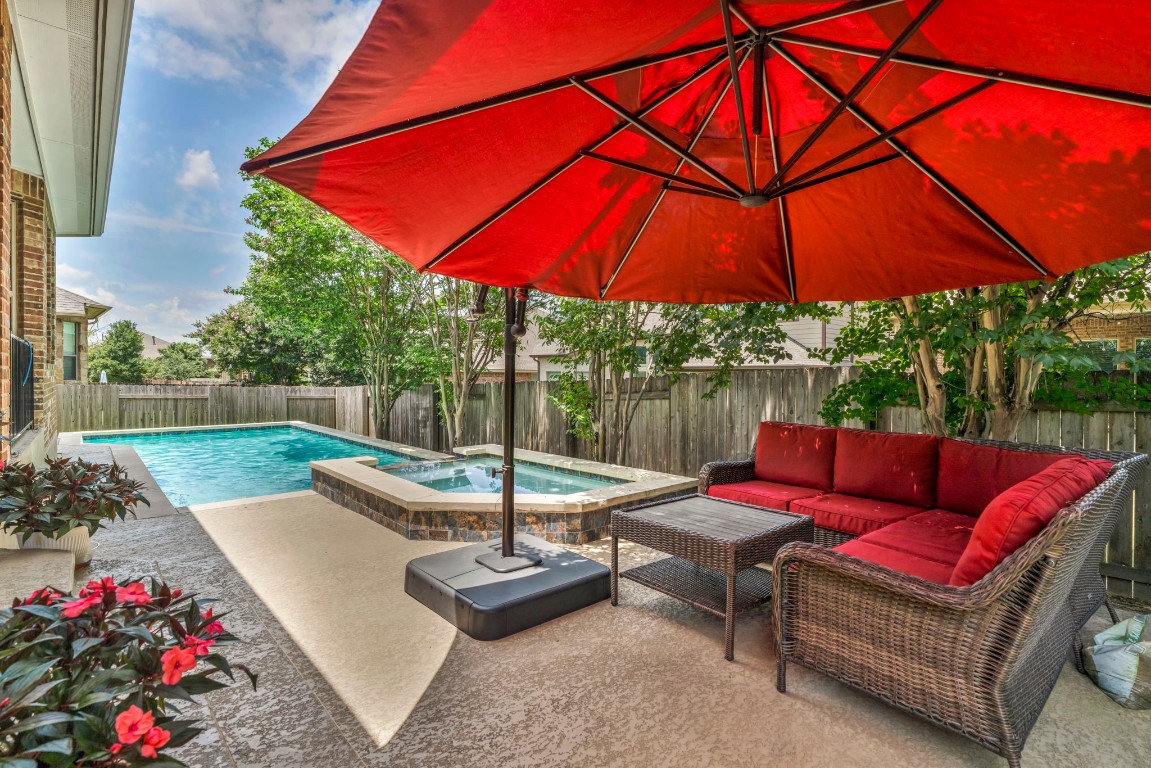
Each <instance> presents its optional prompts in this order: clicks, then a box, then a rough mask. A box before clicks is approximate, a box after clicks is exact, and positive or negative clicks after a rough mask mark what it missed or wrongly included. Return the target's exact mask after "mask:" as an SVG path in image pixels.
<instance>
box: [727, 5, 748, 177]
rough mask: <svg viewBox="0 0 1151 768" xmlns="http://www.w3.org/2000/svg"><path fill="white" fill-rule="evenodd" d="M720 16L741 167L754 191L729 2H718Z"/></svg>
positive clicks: (745, 115)
mask: <svg viewBox="0 0 1151 768" xmlns="http://www.w3.org/2000/svg"><path fill="white" fill-rule="evenodd" d="M719 11H720V15H721V16H723V36H724V39H725V40H727V63H728V64H729V65H730V66H731V81H732V88H733V93H734V94H735V115H736V117H735V122H736V123H737V124H738V125H739V141H740V144H741V146H742V148H743V165H744V170H745V171H747V188H748V190H749V191H751V190H754V189H755V169H754V167H753V164H752V160H751V143H750V142H749V141H748V140H747V113H746V112H745V111H744V109H743V87H742V85H741V84H740V82H739V66H740V65H739V63H738V62H736V51H735V32H734V31H733V30H732V26H731V4H730V2H729V0H719Z"/></svg>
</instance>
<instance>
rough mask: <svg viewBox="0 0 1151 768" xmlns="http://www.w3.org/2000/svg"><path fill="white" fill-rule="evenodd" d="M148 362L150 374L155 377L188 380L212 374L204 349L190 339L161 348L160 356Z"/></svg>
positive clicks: (167, 379)
mask: <svg viewBox="0 0 1151 768" xmlns="http://www.w3.org/2000/svg"><path fill="white" fill-rule="evenodd" d="M146 362H147V370H148V376H149V378H153V379H164V380H166V381H187V380H188V379H202V378H205V377H206V376H208V375H210V374H209V371H208V366H207V364H206V363H205V362H204V352H203V349H202V348H201V347H200V345H199V344H193V343H191V342H188V341H176V342H173V343H171V344H169V345H168V346H166V347H164V348H162V349H161V350H160V356H159V357H158V358H156V359H155V360H148V361H146Z"/></svg>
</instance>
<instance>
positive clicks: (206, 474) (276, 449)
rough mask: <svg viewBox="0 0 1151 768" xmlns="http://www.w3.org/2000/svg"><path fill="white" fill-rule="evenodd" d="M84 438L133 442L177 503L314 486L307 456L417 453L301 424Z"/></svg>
mask: <svg viewBox="0 0 1151 768" xmlns="http://www.w3.org/2000/svg"><path fill="white" fill-rule="evenodd" d="M83 439H84V442H85V443H96V444H113V445H130V446H132V448H133V449H135V451H136V453H137V454H139V456H140V459H141V460H142V461H143V462H144V464H145V465H147V467H148V471H149V472H151V473H152V477H154V478H156V482H157V483H158V484H159V486H160V490H162V491H163V492H164V495H166V496H167V497H168V500H169V501H171V502H172V504H173V505H174V506H177V507H182V506H186V505H189V504H206V503H209V502H213V501H228V500H231V499H239V498H245V497H248V496H266V495H269V494H273V493H287V492H289V491H302V490H306V489H308V488H311V487H312V471H311V468H310V467H309V462H311V461H316V460H320V459H344V458H351V457H355V456H371V457H372V458H375V459H377V460H378V461H379V463H380V464H381V465H384V464H397V463H401V462H407V461H412V457H411V456H406V455H403V454H401V453H398V452H392V451H388V450H384V449H382V448H379V447H377V446H375V445H373V444H371V443H368V442H358V441H354V440H352V439H345V438H341V437H338V436H335V435H332V434H327V433H324V432H319V431H313V430H311V429H307V428H304V427H301V426H295V425H287V424H279V425H274V426H245V427H230V428H226V429H195V430H161V431H154V432H132V433H121V434H108V435H99V434H97V435H92V434H86V435H84V438H83Z"/></svg>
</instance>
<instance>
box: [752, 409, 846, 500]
mask: <svg viewBox="0 0 1151 768" xmlns="http://www.w3.org/2000/svg"><path fill="white" fill-rule="evenodd" d="M838 431H839V430H837V429H835V428H834V427H812V426H808V425H806V424H785V423H782V422H778V421H765V422H762V423H761V424H760V425H759V437H758V438H756V441H755V476H756V477H758V478H759V479H760V480H768V481H770V482H773V483H784V484H786V485H801V486H803V487H804V488H818V489H819V490H821V491H830V490H831V471H832V466H833V465H834V463H835V438H836V433H837V432H838Z"/></svg>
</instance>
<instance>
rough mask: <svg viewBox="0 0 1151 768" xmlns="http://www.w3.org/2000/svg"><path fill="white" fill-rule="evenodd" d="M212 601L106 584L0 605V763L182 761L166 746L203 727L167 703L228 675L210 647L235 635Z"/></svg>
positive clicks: (108, 765)
mask: <svg viewBox="0 0 1151 768" xmlns="http://www.w3.org/2000/svg"><path fill="white" fill-rule="evenodd" d="M210 602H212V601H210V600H202V601H197V600H196V599H195V598H194V596H192V595H184V594H182V593H181V592H180V590H178V589H170V588H169V587H168V585H167V584H164V583H162V582H159V581H157V580H155V579H153V580H152V582H151V586H150V587H148V586H145V585H144V583H143V582H140V581H132V580H127V581H123V582H120V583H116V582H115V581H113V579H112V578H111V577H105V578H102V579H97V580H93V581H89V582H88V585H87V586H86V587H85V588H83V589H81V590H80V593H79V595H78V596H77V597H68V596H66V595H61V594H59V593H57V592H55V591H53V590H52V589H50V588H45V589H42V590H37V591H36V592H35V593H33V594H32V596H30V597H29V598H27V599H26V600H17V601H16V602H15V603H14V604H13V606H12V607H11V608H6V609H3V610H0V659H3V665H2V666H0V765H4V766H21V767H22V768H23V767H24V766H27V768H40V767H43V768H53V767H54V766H78V767H79V768H113V767H116V768H122V767H123V766H142V765H161V764H162V765H169V766H172V765H175V766H179V765H183V763H180V762H179V761H177V760H175V759H174V758H172V757H169V756H168V755H166V754H164V753H163V751H164V750H170V749H172V748H174V747H178V746H180V745H182V744H186V743H187V742H188V741H190V740H191V739H192V738H194V737H195V736H196V734H197V733H199V732H200V729H198V728H196V727H195V726H196V723H195V721H192V720H183V719H179V717H178V713H177V712H176V711H175V709H174V708H173V707H172V706H171V702H173V701H177V700H182V701H192V700H193V699H192V697H193V696H196V695H199V694H202V693H207V692H209V691H213V690H216V689H218V688H223V687H225V686H226V685H227V683H226V682H224V681H222V680H219V679H216V678H217V677H218V676H220V675H224V676H226V677H227V678H229V679H232V669H233V667H231V666H229V664H228V662H227V660H226V659H225V658H224V657H223V656H222V655H221V654H220V653H219V652H218V649H219V647H220V646H223V645H226V644H227V643H229V642H232V641H234V640H235V638H234V637H233V636H232V635H231V634H230V633H228V632H227V631H226V630H225V629H224V627H223V625H222V624H221V623H220V619H221V618H223V615H218V616H214V615H213V613H212V609H211V608H210V607H208V604H209V603H210ZM234 668H235V669H239V670H242V671H243V672H244V673H245V674H247V675H248V677H249V679H250V680H251V682H252V686H253V688H254V687H255V685H256V676H255V675H253V674H252V673H250V672H249V671H248V670H247V668H245V667H243V666H242V665H238V664H237V665H235V667H234Z"/></svg>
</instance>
